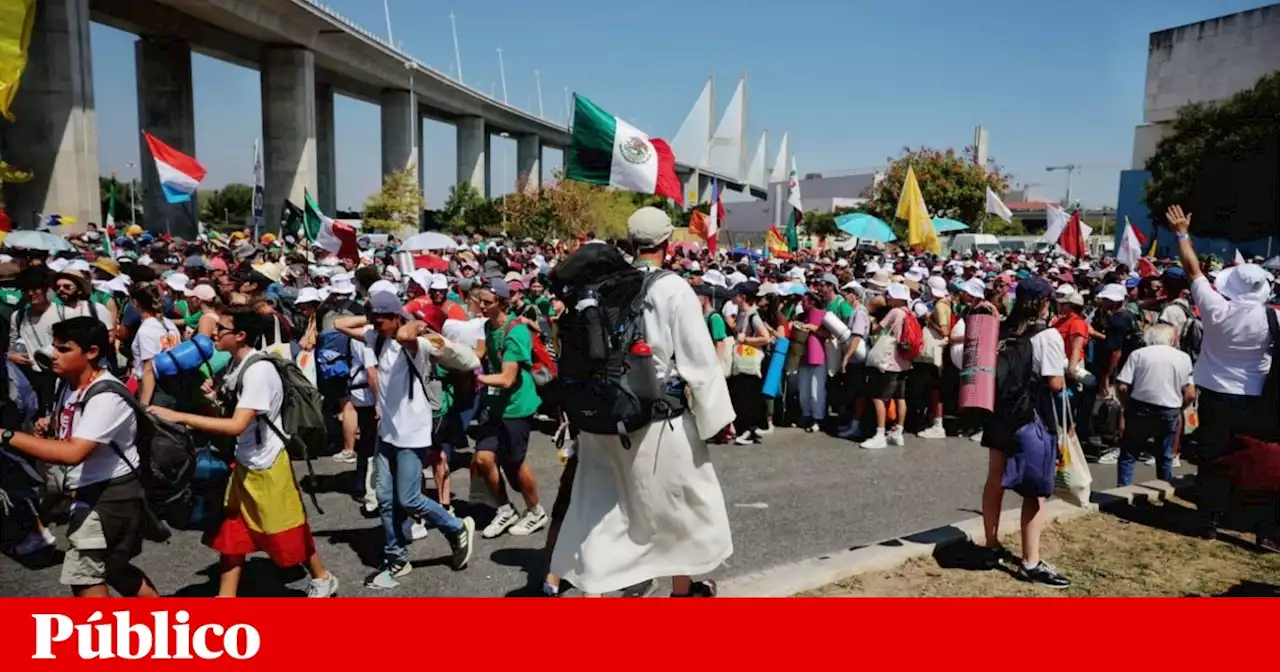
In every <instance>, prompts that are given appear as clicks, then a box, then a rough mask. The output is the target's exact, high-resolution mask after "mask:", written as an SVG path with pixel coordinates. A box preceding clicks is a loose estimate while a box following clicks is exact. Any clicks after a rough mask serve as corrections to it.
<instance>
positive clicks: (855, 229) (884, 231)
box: [836, 212, 898, 243]
mask: <svg viewBox="0 0 1280 672" xmlns="http://www.w3.org/2000/svg"><path fill="white" fill-rule="evenodd" d="M836 226H838V227H840V230H841V231H844V232H845V233H847V234H849V235H851V236H855V237H857V238H863V239H866V240H871V241H874V242H877V243H888V242H892V241H894V240H897V239H898V237H897V236H896V235H894V233H893V227H891V226H889V225H888V224H885V223H884V220H882V219H879V218H876V217H873V216H871V215H868V214H867V213H865V212H851V213H849V214H847V215H840V216H839V217H836Z"/></svg>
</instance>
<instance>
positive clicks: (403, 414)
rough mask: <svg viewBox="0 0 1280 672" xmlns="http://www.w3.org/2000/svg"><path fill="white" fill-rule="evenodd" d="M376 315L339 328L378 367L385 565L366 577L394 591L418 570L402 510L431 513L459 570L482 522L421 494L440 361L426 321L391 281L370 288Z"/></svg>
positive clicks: (377, 466)
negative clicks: (430, 392) (407, 306)
mask: <svg viewBox="0 0 1280 672" xmlns="http://www.w3.org/2000/svg"><path fill="white" fill-rule="evenodd" d="M369 313H370V314H371V315H372V322H373V326H366V318H364V317H344V318H339V319H338V320H336V321H334V327H335V328H337V329H338V330H339V331H341V332H343V333H345V334H347V335H348V336H351V337H352V338H358V339H362V340H363V342H364V345H365V353H366V355H365V357H366V359H365V365H366V366H372V367H376V369H377V371H376V372H375V377H376V379H377V385H376V390H375V396H376V398H377V407H378V414H379V416H378V417H379V420H378V439H379V441H378V447H377V454H376V458H375V459H374V483H375V484H376V486H377V494H378V514H379V517H380V518H381V519H382V531H383V534H384V536H385V538H386V542H385V546H384V547H383V560H382V563H381V565H380V566H379V568H378V571H376V572H374V573H373V574H371V575H369V577H368V578H367V579H366V580H365V586H366V587H368V588H376V589H390V588H395V587H396V586H397V585H399V584H398V583H397V582H396V579H397V578H400V577H402V576H404V575H406V574H408V573H409V572H410V571H411V570H412V568H413V566H412V565H410V564H409V551H408V549H407V548H406V545H407V540H406V539H405V536H404V529H403V525H402V522H403V520H402V516H411V517H416V518H421V519H424V520H426V522H427V524H429V525H432V526H435V527H438V528H440V530H441V531H442V532H444V535H445V538H446V539H448V540H449V547H450V549H451V550H452V553H451V558H450V564H451V566H452V567H453V568H454V569H455V570H460V569H463V568H464V567H466V566H467V563H468V562H469V561H470V560H471V549H472V537H473V536H474V533H475V521H473V520H472V519H471V518H469V517H468V518H458V517H457V516H455V515H453V514H452V513H449V511H448V510H447V509H445V508H444V506H442V505H441V504H440V503H439V502H437V501H435V500H433V499H431V498H429V497H426V496H425V495H423V494H422V467H423V464H425V463H426V459H427V449H428V448H430V447H431V434H432V432H431V419H432V418H431V415H432V413H431V404H430V402H429V401H428V399H427V385H428V377H429V375H430V372H431V371H432V367H434V366H435V364H434V363H433V362H432V361H431V358H430V354H429V353H430V350H431V347H432V346H431V343H430V342H429V341H428V340H427V339H426V338H423V337H422V335H421V334H422V333H423V332H424V329H425V325H424V324H423V323H421V322H412V321H410V320H409V319H408V316H407V314H406V313H405V311H404V306H403V304H401V303H400V297H399V295H398V294H397V290H396V287H395V285H393V284H392V283H390V282H387V281H385V280H380V281H378V282H375V283H373V285H372V286H371V287H370V288H369Z"/></svg>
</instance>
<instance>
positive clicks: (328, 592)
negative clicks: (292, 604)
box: [307, 572, 338, 597]
mask: <svg viewBox="0 0 1280 672" xmlns="http://www.w3.org/2000/svg"><path fill="white" fill-rule="evenodd" d="M337 596H338V577H336V576H334V575H333V572H329V576H328V578H324V579H311V583H309V584H307V597H337Z"/></svg>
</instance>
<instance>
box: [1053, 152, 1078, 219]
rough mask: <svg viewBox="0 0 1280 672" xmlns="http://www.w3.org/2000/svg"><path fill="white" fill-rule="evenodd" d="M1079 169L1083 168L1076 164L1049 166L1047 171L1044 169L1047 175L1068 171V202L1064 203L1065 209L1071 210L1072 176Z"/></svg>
mask: <svg viewBox="0 0 1280 672" xmlns="http://www.w3.org/2000/svg"><path fill="white" fill-rule="evenodd" d="M1079 168H1081V166H1077V165H1076V164H1074V163H1068V164H1067V165H1065V166H1049V167H1047V168H1045V169H1044V170H1045V172H1046V173H1052V172H1053V171H1055V170H1065V171H1067V200H1066V201H1064V202H1063V203H1062V207H1064V208H1070V207H1071V176H1072V174H1074V173H1075V172H1076V170H1078V169H1079Z"/></svg>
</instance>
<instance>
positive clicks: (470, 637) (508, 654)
mask: <svg viewBox="0 0 1280 672" xmlns="http://www.w3.org/2000/svg"><path fill="white" fill-rule="evenodd" d="M1276 604H1277V603H1276V601H1275V600H1214V599H1195V600H1177V601H1175V600H1150V599H1145V600H1143V599H1093V600H1083V599H1077V600H1069V599H1068V600H1030V599H1022V600H1016V599H986V600H956V599H930V600H902V599H897V600H891V599H858V600H837V599H832V600H818V599H792V600H746V599H737V600H735V599H720V600H669V599H638V600H624V599H596V600H592V599H574V598H562V599H560V600H502V601H499V600H496V599H473V600H464V599H433V600H420V599H393V600H386V599H382V600H375V599H336V600H315V601H310V602H303V601H300V600H277V599H254V600H215V599H208V600H192V599H164V600H150V601H144V600H123V599H109V600H90V599H82V600H75V599H31V600H26V599H9V600H3V601H0V633H3V635H2V636H0V669H4V670H14V671H15V672H18V671H23V672H25V671H26V670H85V669H89V668H85V667H82V665H83V663H82V661H84V660H92V661H93V666H92V669H95V670H100V669H121V670H125V669H128V670H137V669H154V668H161V669H167V670H172V669H183V668H185V667H192V666H197V665H202V664H203V665H205V666H208V665H209V664H208V663H206V662H205V661H213V662H215V663H230V664H232V665H234V668H220V669H237V670H238V669H250V670H258V669H262V670H273V672H309V671H310V670H313V669H314V670H319V669H321V667H322V666H323V668H324V669H335V670H365V669H370V668H379V669H389V668H390V669H395V668H398V667H399V666H414V667H425V668H427V669H430V670H467V669H471V668H479V669H482V670H488V669H512V670H519V671H520V672H529V671H530V670H543V669H546V670H556V671H557V672H563V671H564V670H573V669H590V670H593V671H598V670H600V669H601V668H602V667H609V668H614V667H621V668H624V669H630V668H633V667H637V668H638V667H641V666H643V667H645V668H651V667H654V666H660V667H662V668H663V669H680V670H686V669H697V670H700V671H701V672H709V671H710V670H716V669H745V670H756V669H768V668H775V667H782V668H787V669H796V668H800V669H803V668H809V667H812V666H816V665H822V666H824V667H820V668H817V669H843V668H847V667H850V666H851V665H853V664H854V661H856V665H857V667H859V668H867V667H871V666H876V665H884V666H889V667H890V669H899V668H903V667H905V668H906V669H921V668H926V667H927V668H939V667H953V666H954V667H957V668H961V669H964V668H974V669H977V668H989V667H991V666H992V665H993V664H996V665H997V666H1013V667H1015V668H1022V667H1032V668H1034V669H1036V670H1037V671H1040V670H1056V669H1064V670H1065V669H1070V670H1072V672H1079V670H1080V669H1081V668H1085V667H1091V666H1096V664H1097V662H1098V661H1107V664H1108V665H1111V666H1117V665H1122V664H1133V663H1138V664H1141V665H1142V666H1144V667H1151V668H1153V669H1159V668H1162V667H1169V668H1173V667H1175V666H1176V667H1177V668H1179V669H1189V668H1195V667H1200V666H1209V665H1211V666H1213V667H1215V668H1219V669H1223V668H1229V667H1232V666H1234V664H1241V665H1247V664H1249V663H1256V662H1257V661H1258V660H1259V659H1258V658H1256V656H1258V655H1262V656H1263V658H1266V654H1265V653H1261V652H1263V651H1265V650H1266V649H1267V646H1268V642H1270V641H1272V639H1273V637H1274V632H1273V630H1274V627H1275V619H1274V617H1275V615H1276V613H1277V612H1276ZM1135 613H1142V614H1148V615H1150V616H1153V617H1154V620H1153V621H1152V622H1153V623H1155V622H1158V621H1160V620H1161V617H1162V616H1165V617H1169V616H1172V617H1174V620H1173V621H1170V622H1171V623H1174V624H1182V625H1181V626H1175V627H1182V626H1186V625H1187V624H1194V630H1195V637H1194V640H1195V642H1196V643H1195V644H1188V645H1185V646H1169V645H1165V644H1156V645H1149V646H1147V645H1142V644H1141V643H1140V642H1139V641H1138V640H1135V639H1134V638H1133V637H1120V636H1110V635H1107V636H1090V634H1088V633H1101V632H1107V631H1110V630H1115V629H1116V628H1117V627H1119V626H1120V625H1121V624H1123V623H1125V622H1126V621H1125V619H1126V618H1127V617H1128V616H1129V615H1132V614H1135ZM1165 620H1167V618H1166V619H1165ZM501 627H508V628H514V630H512V632H513V633H514V632H523V633H525V635H526V636H527V637H532V640H529V641H536V642H538V643H539V645H538V646H535V647H532V648H529V647H519V646H517V645H516V644H515V641H516V640H504V641H502V642H501V643H498V644H495V641H496V640H494V639H493V635H494V632H495V630H494V628H501ZM1153 627H1154V626H1153ZM335 628H337V630H335ZM517 639H518V638H517ZM1210 642H1216V643H1217V645H1210V644H1209V643H1210ZM494 646H500V647H514V648H505V649H503V650H494V649H493V648H492V647H494ZM642 652H643V653H642ZM152 661H159V662H152ZM993 661H997V662H996V663H993ZM998 661H1004V662H1003V663H1000V662H998ZM1018 661H1022V662H1018ZM1264 667H1265V665H1264Z"/></svg>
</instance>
